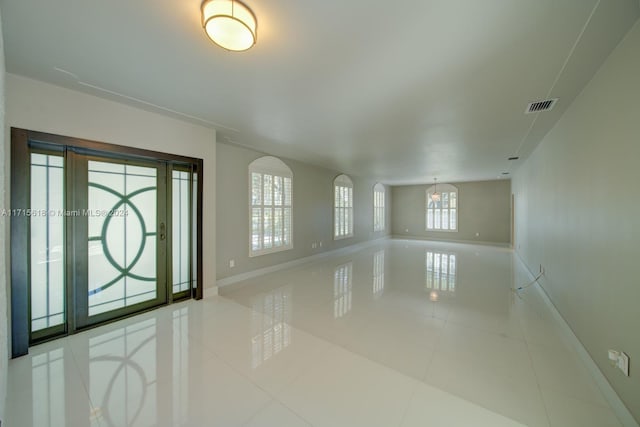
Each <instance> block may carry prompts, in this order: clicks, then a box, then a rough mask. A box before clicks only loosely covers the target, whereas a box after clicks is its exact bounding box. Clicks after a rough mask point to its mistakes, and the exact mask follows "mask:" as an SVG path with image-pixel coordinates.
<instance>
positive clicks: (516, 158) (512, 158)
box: [507, 156, 520, 160]
mask: <svg viewBox="0 0 640 427" xmlns="http://www.w3.org/2000/svg"><path fill="white" fill-rule="evenodd" d="M519 158H520V157H518V156H513V157H509V158H508V159H507V160H518V159H519Z"/></svg>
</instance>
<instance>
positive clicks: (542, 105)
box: [524, 98, 558, 114]
mask: <svg viewBox="0 0 640 427" xmlns="http://www.w3.org/2000/svg"><path fill="white" fill-rule="evenodd" d="M556 102H558V98H553V99H545V100H544V101H536V102H532V103H530V104H529V105H527V109H526V111H525V112H524V113H525V114H531V113H539V112H541V111H549V110H551V109H552V108H553V107H554V105H556Z"/></svg>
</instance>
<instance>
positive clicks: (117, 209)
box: [4, 129, 202, 357]
mask: <svg viewBox="0 0 640 427" xmlns="http://www.w3.org/2000/svg"><path fill="white" fill-rule="evenodd" d="M201 169H202V161H201V160H199V159H192V158H188V157H181V156H173V155H168V154H163V153H156V152H148V151H145V150H138V149H132V148H130V147H118V146H109V145H107V144H101V143H95V142H92V141H84V140H76V139H74V138H69V137H61V136H57V135H50V134H44V133H39V132H32V131H25V130H21V129H12V173H11V176H12V191H11V193H12V202H11V203H12V205H11V210H10V211H8V212H5V213H4V214H9V215H11V216H12V221H11V269H12V280H11V316H12V356H13V357H17V356H20V355H22V354H26V353H27V351H28V347H29V346H30V345H33V344H36V343H39V342H42V341H46V340H49V339H52V338H55V337H57V336H62V335H66V334H73V333H75V332H76V331H78V330H82V329H85V328H89V327H92V326H96V325H98V324H101V323H104V322H108V321H111V320H114V319H117V318H121V317H124V316H128V315H132V314H135V313H138V312H140V311H143V310H148V309H151V308H153V307H156V306H159V305H163V304H168V303H171V302H173V301H176V300H179V299H186V298H196V299H200V298H202V282H201V277H202V262H201V259H202V257H201V253H202V239H201V233H202V202H201V200H202V198H201V195H202V189H201V185H199V184H198V176H199V175H200V176H201V173H202V172H201ZM5 211H6V210H5Z"/></svg>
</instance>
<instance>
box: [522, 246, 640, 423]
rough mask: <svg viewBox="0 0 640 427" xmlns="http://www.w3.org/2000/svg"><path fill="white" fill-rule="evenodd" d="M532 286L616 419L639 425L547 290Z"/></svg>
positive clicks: (530, 276) (531, 276) (537, 284)
mask: <svg viewBox="0 0 640 427" xmlns="http://www.w3.org/2000/svg"><path fill="white" fill-rule="evenodd" d="M514 253H515V254H516V256H517V257H518V260H519V261H520V262H521V263H522V265H523V266H524V267H525V270H526V271H527V273H528V274H529V278H530V280H534V279H535V275H534V274H533V273H532V272H531V269H530V268H529V267H528V266H527V264H526V263H525V262H524V260H523V259H522V258H520V254H518V253H517V252H514ZM534 287H535V288H536V289H537V291H538V292H539V293H540V295H541V296H542V299H543V300H544V302H545V303H546V304H547V306H548V307H549V309H550V311H551V314H552V315H553V317H554V319H555V321H556V323H557V324H558V326H560V329H561V330H562V333H563V334H564V336H565V337H566V338H567V340H568V341H569V343H570V344H571V346H572V347H573V349H574V350H575V351H576V352H577V353H578V356H579V357H580V360H582V362H583V363H584V364H585V366H586V367H587V369H588V370H589V373H590V374H591V377H592V378H593V379H594V381H595V382H596V384H597V385H598V388H599V389H600V391H601V392H602V394H603V395H604V397H605V399H606V400H607V402H608V403H609V405H610V406H611V409H613V411H614V412H615V414H616V416H617V417H618V419H619V420H620V421H621V422H622V424H623V425H624V426H625V427H640V426H639V425H638V422H637V421H636V420H635V418H634V417H633V415H631V412H629V409H627V407H626V406H625V404H624V403H623V402H622V400H621V399H620V396H618V393H616V391H615V390H614V389H613V387H611V384H610V383H609V381H608V380H607V377H605V376H604V374H603V373H602V371H601V370H600V368H599V367H598V365H597V364H596V362H595V361H594V360H593V359H592V358H591V356H590V355H589V352H588V351H587V349H586V348H584V346H583V345H582V342H580V340H579V339H578V337H577V336H576V335H575V334H574V333H573V330H572V329H571V327H570V326H569V324H568V323H567V321H566V320H565V319H564V317H562V315H561V314H560V312H559V311H558V309H557V308H556V306H555V305H554V304H553V301H551V298H549V295H548V294H547V291H545V289H544V288H543V287H542V285H540V284H539V283H536V284H535V286H534Z"/></svg>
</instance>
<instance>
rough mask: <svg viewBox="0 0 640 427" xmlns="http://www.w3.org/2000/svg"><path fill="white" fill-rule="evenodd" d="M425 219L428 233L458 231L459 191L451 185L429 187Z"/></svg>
mask: <svg viewBox="0 0 640 427" xmlns="http://www.w3.org/2000/svg"><path fill="white" fill-rule="evenodd" d="M425 219H426V229H427V231H458V189H457V188H456V187H454V186H453V185H451V184H437V186H436V185H432V186H431V187H429V188H428V189H427V191H426V218H425Z"/></svg>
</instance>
